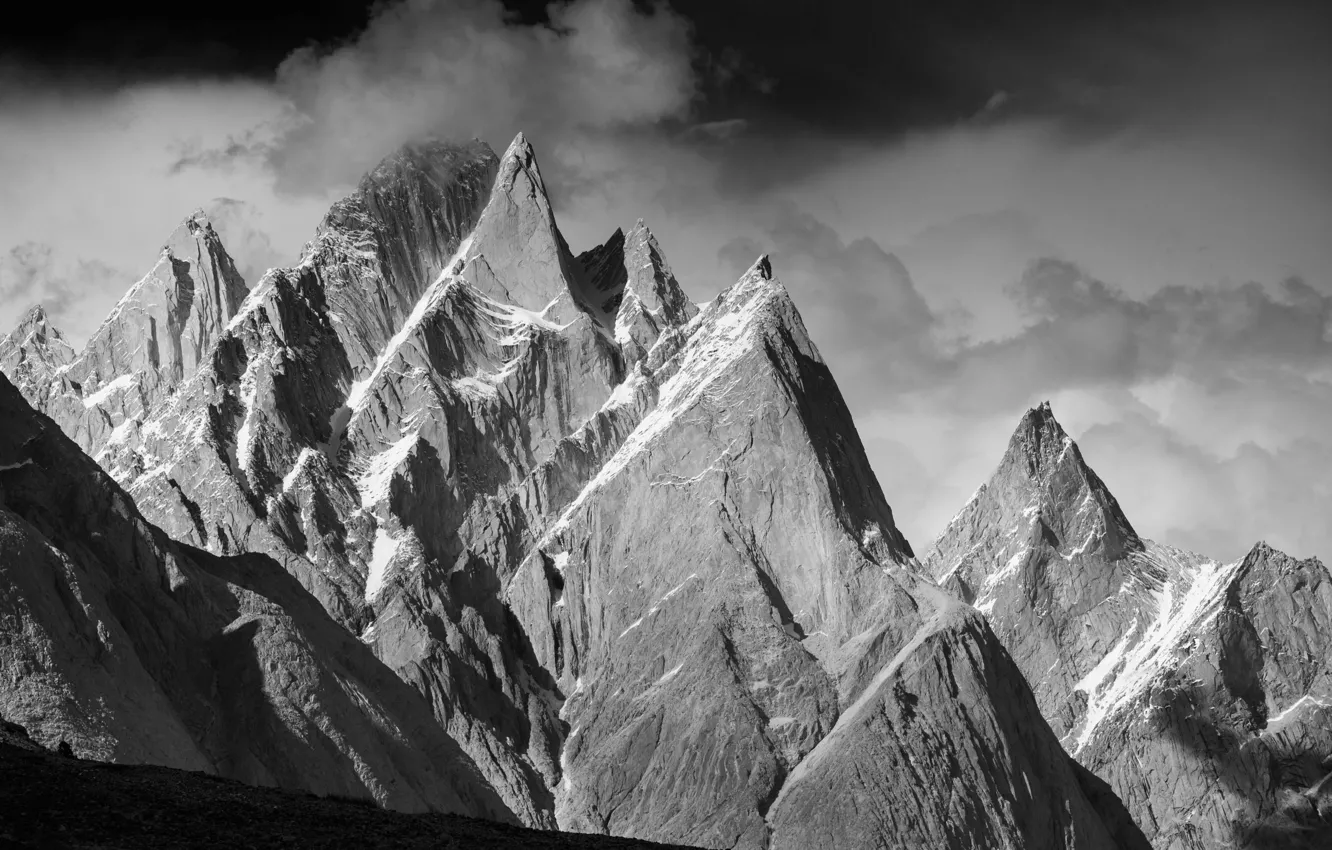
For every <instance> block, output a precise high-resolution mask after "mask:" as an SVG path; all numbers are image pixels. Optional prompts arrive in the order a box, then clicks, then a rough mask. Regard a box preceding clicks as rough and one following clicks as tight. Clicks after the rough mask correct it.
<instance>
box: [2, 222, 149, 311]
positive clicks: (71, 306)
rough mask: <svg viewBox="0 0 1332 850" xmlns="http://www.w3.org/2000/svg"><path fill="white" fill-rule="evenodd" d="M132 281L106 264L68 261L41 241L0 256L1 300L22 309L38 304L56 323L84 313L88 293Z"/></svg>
mask: <svg viewBox="0 0 1332 850" xmlns="http://www.w3.org/2000/svg"><path fill="white" fill-rule="evenodd" d="M132 282H133V281H132V279H130V278H128V277H127V276H126V275H125V274H124V273H123V272H120V271H117V270H116V269H114V268H112V267H111V266H108V265H107V264H105V263H102V262H99V261H96V260H71V259H69V258H68V257H64V256H61V255H60V254H59V253H58V252H57V251H56V250H55V249H54V248H52V247H51V246H50V245H46V244H43V243H40V242H23V243H21V244H19V245H15V246H14V247H13V248H11V249H10V250H9V252H8V253H7V254H5V255H4V256H3V257H0V303H9V304H15V305H26V306H25V307H22V308H20V309H21V310H26V309H27V307H29V306H32V305H34V304H41V305H42V306H43V307H45V308H46V312H47V313H48V314H49V315H50V316H51V317H52V319H54V320H56V321H57V322H60V321H63V320H65V319H68V318H72V317H75V316H79V315H81V314H83V313H84V302H85V301H86V296H87V294H88V292H90V291H96V290H98V289H102V288H105V287H107V286H117V285H118V286H121V287H127V286H129V284H130V283H132ZM99 318H100V317H99ZM8 331H9V328H8V327H6V328H4V329H2V330H0V333H8Z"/></svg>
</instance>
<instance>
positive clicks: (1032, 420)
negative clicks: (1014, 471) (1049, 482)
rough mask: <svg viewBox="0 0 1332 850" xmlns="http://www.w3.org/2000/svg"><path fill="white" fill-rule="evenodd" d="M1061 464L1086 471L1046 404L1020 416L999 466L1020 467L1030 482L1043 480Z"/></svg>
mask: <svg viewBox="0 0 1332 850" xmlns="http://www.w3.org/2000/svg"><path fill="white" fill-rule="evenodd" d="M1064 463H1073V464H1075V465H1077V466H1079V467H1082V468H1085V467H1086V463H1085V462H1084V461H1083V458H1082V452H1081V450H1079V449H1078V445H1077V443H1076V442H1075V441H1074V440H1073V438H1072V437H1070V436H1069V435H1068V432H1067V431H1065V430H1064V426H1062V425H1060V424H1059V420H1058V419H1056V418H1055V415H1054V410H1053V409H1051V407H1050V402H1049V401H1043V402H1041V403H1040V404H1038V405H1036V406H1035V407H1032V408H1030V409H1028V410H1027V412H1026V413H1025V414H1023V416H1022V419H1021V420H1020V421H1019V422H1018V426H1017V428H1016V429H1015V430H1014V431H1013V436H1012V437H1011V438H1010V439H1009V441H1008V449H1007V451H1006V452H1005V455H1004V462H1003V464H1002V465H1003V466H1007V465H1009V464H1017V465H1019V466H1024V467H1025V468H1026V471H1027V474H1028V475H1029V476H1031V477H1032V478H1043V477H1045V476H1046V475H1048V474H1050V473H1051V472H1053V471H1054V470H1055V469H1056V468H1058V467H1059V466H1060V465H1062V464H1064Z"/></svg>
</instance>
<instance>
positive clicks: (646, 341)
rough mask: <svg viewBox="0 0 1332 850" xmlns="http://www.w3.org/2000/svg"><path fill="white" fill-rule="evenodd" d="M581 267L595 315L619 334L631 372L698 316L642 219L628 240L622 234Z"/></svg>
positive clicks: (582, 261) (585, 258) (583, 259)
mask: <svg viewBox="0 0 1332 850" xmlns="http://www.w3.org/2000/svg"><path fill="white" fill-rule="evenodd" d="M578 264H579V267H580V270H581V272H582V276H581V280H582V291H583V292H584V293H585V297H586V298H587V300H588V302H589V306H590V309H589V312H592V313H593V314H594V315H595V314H596V313H598V312H600V314H601V315H600V316H599V317H598V318H599V320H600V321H601V322H602V324H603V326H608V327H612V328H614V331H615V341H616V343H618V344H619V346H620V350H621V352H622V353H623V354H624V357H625V362H626V365H628V366H629V367H630V368H632V367H633V364H634V363H637V362H638V361H640V360H642V359H643V358H644V357H646V356H647V353H648V351H650V350H651V349H652V346H653V345H654V344H655V343H656V341H657V339H658V338H659V337H660V336H661V334H662V332H663V331H664V330H665V329H666V328H677V327H682V326H684V325H685V324H687V323H688V322H689V320H690V319H692V318H693V317H694V316H695V315H697V314H698V308H697V307H695V306H694V304H693V302H691V301H690V300H689V299H688V298H687V297H686V296H685V293H684V290H683V289H681V288H680V284H679V282H678V281H677V280H676V279H675V274H674V273H673V272H672V271H671V267H670V265H669V264H668V263H667V262H666V255H665V253H664V252H663V251H662V249H661V245H660V244H658V242H657V239H656V237H655V236H653V235H652V231H650V230H649V229H648V227H647V225H646V224H644V223H643V220H642V219H641V218H640V219H639V220H638V222H637V223H636V224H635V225H634V226H633V228H632V229H630V231H629V233H628V234H626V233H624V231H622V230H620V229H618V228H617V229H616V231H615V233H613V234H611V237H610V239H607V240H606V242H605V243H604V244H602V245H600V246H598V247H596V248H593V249H592V250H590V251H587V252H584V253H583V254H581V255H579V257H578Z"/></svg>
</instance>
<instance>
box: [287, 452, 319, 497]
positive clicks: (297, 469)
mask: <svg viewBox="0 0 1332 850" xmlns="http://www.w3.org/2000/svg"><path fill="white" fill-rule="evenodd" d="M314 456H315V450H314V449H311V448H304V449H301V453H300V454H299V455H297V456H296V462H295V463H294V464H292V465H291V470H290V471H289V472H288V473H287V474H286V475H284V476H282V492H283V493H285V492H287V491H288V490H290V489H291V488H292V486H293V485H294V484H295V483H296V479H297V477H299V476H300V474H301V470H302V469H304V468H305V464H307V463H309V461H310V458H312V457H314Z"/></svg>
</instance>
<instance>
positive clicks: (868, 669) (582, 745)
mask: <svg viewBox="0 0 1332 850" xmlns="http://www.w3.org/2000/svg"><path fill="white" fill-rule="evenodd" d="M130 421H131V422H132V423H133V424H131V425H127V426H124V427H123V429H122V430H121V431H120V435H121V436H120V437H118V438H117V439H116V440H114V441H108V442H107V443H106V444H105V447H104V448H103V449H102V450H100V454H99V461H100V462H101V463H102V464H103V466H104V467H105V468H106V469H108V470H109V471H110V472H111V474H113V475H114V476H115V477H116V478H117V479H118V480H120V481H121V482H122V483H123V484H124V485H125V487H126V489H127V490H128V491H129V492H130V493H131V494H132V495H133V497H134V499H135V501H136V502H137V503H138V504H139V506H140V508H141V509H142V510H143V511H144V512H145V514H146V515H147V516H148V517H149V518H150V519H151V520H152V521H154V522H156V523H158V524H159V525H161V526H162V527H163V528H164V529H165V530H166V531H167V532H168V533H170V534H171V535H172V536H174V537H177V538H179V539H181V540H183V541H186V542H188V543H190V544H192V545H195V546H198V547H201V548H204V549H208V550H210V551H211V552H213V553H215V554H217V555H228V554H233V553H241V552H258V553H263V554H264V555H267V556H269V557H271V558H272V559H274V560H276V561H277V562H278V563H280V564H281V566H282V567H283V568H285V570H286V571H287V572H289V573H290V574H291V575H292V576H294V577H295V578H296V580H297V581H298V582H299V583H300V585H301V586H302V587H303V588H304V590H305V591H307V592H308V593H309V594H311V595H313V596H314V598H316V599H317V600H318V601H319V602H320V603H321V604H322V605H323V606H324V608H325V609H326V610H327V612H328V613H329V615H330V616H331V617H332V618H333V619H334V620H335V621H337V622H338V623H339V624H341V626H342V627H343V628H345V629H346V630H348V631H349V632H351V633H353V634H355V635H358V636H359V640H360V642H361V643H362V644H364V645H365V646H366V647H367V649H368V651H371V652H373V653H374V655H376V656H377V657H378V658H379V659H380V660H381V661H382V662H383V663H384V664H386V665H387V666H388V667H389V668H390V669H392V670H393V671H394V672H395V673H397V675H398V677H399V678H400V679H401V681H402V682H405V683H407V684H408V685H410V686H411V689H412V690H413V691H414V692H415V693H416V694H418V695H419V696H421V697H423V698H424V699H425V701H426V702H427V703H428V704H429V706H430V707H431V709H432V712H433V718H434V722H436V723H437V724H438V725H440V726H442V727H443V728H444V729H445V730H447V732H448V734H449V736H450V737H451V738H452V739H453V740H454V741H456V742H457V744H458V746H459V747H460V748H461V749H462V751H463V752H465V753H466V755H467V756H468V757H470V759H471V761H472V762H474V763H475V765H476V766H477V769H478V770H479V771H480V772H481V774H482V775H483V776H484V778H485V780H486V781H487V782H488V783H489V785H490V787H492V788H493V789H494V790H495V792H496V793H497V794H498V795H499V797H500V798H501V799H502V800H503V804H504V806H505V807H507V809H508V810H510V811H511V812H513V814H514V815H515V816H516V817H517V818H518V819H519V820H520V821H521V822H523V823H525V824H528V825H534V826H543V827H555V826H559V827H562V828H567V829H573V830H578V831H585V832H599V833H609V834H614V835H628V836H635V837H640V838H648V839H654V840H666V841H678V842H685V843H691V844H701V845H705V846H716V847H754V848H760V847H793V848H794V847H834V846H848V845H854V846H902V847H915V846H931V847H935V846H937V847H958V848H960V847H996V848H998V847H1015V846H1022V847H1031V848H1072V847H1078V848H1110V847H1115V846H1120V847H1136V846H1139V845H1138V844H1135V843H1134V842H1135V840H1137V841H1139V842H1140V841H1141V836H1140V834H1137V835H1136V836H1135V833H1134V827H1133V825H1132V824H1131V823H1129V822H1127V820H1126V819H1124V818H1123V817H1122V812H1121V811H1119V810H1117V809H1116V803H1117V801H1116V800H1115V799H1114V795H1113V794H1110V793H1108V792H1106V791H1105V790H1104V789H1103V788H1101V787H1098V786H1096V785H1095V783H1094V781H1093V779H1092V778H1090V777H1087V776H1085V775H1084V773H1085V772H1084V771H1082V770H1081V769H1080V768H1079V767H1078V766H1077V765H1076V764H1074V763H1073V762H1072V761H1071V760H1070V759H1069V758H1068V757H1067V756H1066V755H1065V754H1064V753H1063V751H1062V749H1061V748H1060V746H1059V743H1058V740H1057V738H1056V737H1055V735H1054V734H1053V733H1052V732H1051V730H1050V728H1049V727H1048V726H1047V725H1046V724H1045V723H1044V722H1042V721H1041V720H1040V716H1039V714H1038V712H1037V710H1036V707H1035V706H1036V702H1035V700H1034V698H1033V696H1032V694H1031V692H1030V690H1029V689H1028V688H1027V687H1026V685H1025V684H1024V683H1023V681H1022V679H1021V677H1020V676H1019V675H1017V673H1016V670H1015V667H1014V665H1013V661H1012V659H1011V658H1010V657H1009V655H1008V654H1007V653H1006V652H1005V651H1004V649H1003V648H1002V646H1001V644H1000V642H999V640H998V639H997V638H996V636H995V635H994V633H993V632H991V630H990V628H989V627H988V626H987V625H986V623H985V621H984V619H983V618H982V617H981V616H980V615H979V614H977V613H976V612H975V611H974V610H972V609H970V608H968V607H967V606H965V605H963V604H961V603H959V602H958V601H957V600H955V599H954V598H952V597H950V596H949V595H947V594H946V593H943V592H941V591H940V590H939V588H938V587H937V586H936V585H935V584H934V582H933V581H932V580H931V579H930V577H929V576H928V575H926V574H925V573H924V572H923V570H922V569H921V567H920V564H919V563H918V562H917V561H916V559H915V557H914V555H913V553H912V550H911V548H910V546H909V545H908V544H907V542H906V540H905V539H904V538H903V537H902V535H901V534H900V533H899V532H898V530H897V529H896V527H895V526H894V524H893V519H892V512H891V510H890V509H889V507H888V505H887V503H886V501H885V499H884V496H883V493H882V490H881V488H880V487H879V484H878V482H877V481H876V480H875V479H874V477H873V475H872V473H871V472H870V470H869V465H868V462H867V461H866V459H865V456H864V450H863V447H862V446H861V444H860V441H859V438H858V437H857V435H856V432H855V428H854V426H853V424H852V422H851V417H850V414H849V413H848V412H847V409H846V406H845V404H844V402H843V400H842V398H841V395H840V393H839V392H838V390H837V387H836V384H835V382H834V381H833V379H832V376H831V375H830V374H829V372H828V369H827V367H826V365H825V364H824V363H823V361H822V359H821V358H820V357H819V354H818V352H817V349H816V348H815V347H814V345H813V343H812V342H811V341H810V340H809V338H808V336H807V335H806V333H805V329H804V326H803V324H802V322H801V320H800V317H799V314H798V313H797V311H796V309H795V307H794V305H793V304H792V302H791V300H790V298H789V297H788V296H787V294H786V292H785V290H784V289H783V288H782V287H781V285H780V284H779V283H778V282H777V281H776V280H775V279H774V276H773V272H772V269H771V266H770V264H769V263H768V261H767V259H766V258H764V259H761V260H760V261H759V262H758V263H756V264H755V266H754V267H753V268H752V269H751V270H750V271H749V272H748V273H747V274H746V275H745V276H744V277H743V278H742V279H741V280H740V281H739V282H738V283H737V284H736V285H734V286H733V287H731V288H730V289H728V290H727V291H726V292H724V293H723V294H722V295H721V296H719V297H718V298H717V299H716V300H715V301H713V302H712V303H710V304H708V305H706V306H704V307H703V308H702V309H700V308H699V307H698V306H696V305H694V304H692V303H690V301H689V300H688V299H687V298H686V297H685V295H684V292H683V290H682V289H681V288H680V286H679V284H678V282H677V281H676V279H675V277H674V276H673V275H672V273H671V271H670V267H669V265H668V264H667V262H666V259H665V256H664V253H663V252H662V249H661V247H660V246H659V245H658V244H657V242H656V240H655V239H654V238H653V236H652V234H651V233H650V232H649V231H648V229H647V228H646V226H644V225H643V224H642V223H641V222H640V223H639V224H638V225H636V226H635V227H634V228H632V229H631V230H630V231H629V233H628V234H627V235H626V234H623V233H622V232H618V231H617V233H616V235H615V236H613V237H612V238H611V239H610V240H608V242H607V243H606V244H605V245H602V246H601V247H599V248H596V249H593V250H592V251H589V252H587V253H585V254H583V255H582V256H580V257H574V256H573V255H572V253H571V252H570V251H569V248H568V246H567V244H566V243H565V240H564V238H563V237H562V236H561V235H560V232H559V229H558V227H557V225H556V222H555V219H554V215H553V213H552V211H551V207H550V203H549V200H548V199H547V197H546V194H545V188H544V183H543V181H542V178H541V174H540V171H539V168H538V166H537V163H536V159H535V155H534V153H533V151H532V149H531V147H530V145H528V143H527V142H526V140H525V139H524V138H523V137H522V136H519V137H518V138H517V139H516V140H515V141H514V143H513V144H512V145H511V146H510V147H509V149H508V150H507V151H506V152H505V154H504V155H503V156H502V157H498V158H497V157H495V156H494V154H492V153H491V152H490V151H489V149H487V148H485V147H484V146H481V145H474V146H470V147H462V148H455V147H448V146H441V145H432V146H425V147H422V148H413V149H409V150H407V151H404V152H401V153H399V154H398V155H396V156H395V157H392V158H390V159H389V160H387V161H386V162H385V164H383V165H381V166H380V167H379V168H378V169H376V170H375V171H374V172H372V173H371V175H369V176H368V177H367V178H366V180H365V181H363V183H362V184H361V186H360V188H359V189H358V191H357V192H356V193H355V194H354V195H353V196H351V197H350V198H348V199H346V200H344V201H342V202H340V203H339V204H337V205H335V206H334V209H333V211H331V212H330V213H329V215H328V216H327V217H326V219H325V221H324V223H323V224H322V225H321V227H320V230H319V232H318V234H317V235H316V237H315V240H314V241H313V242H312V243H311V245H310V246H309V247H308V248H307V250H306V252H305V255H304V259H303V261H302V262H301V264H300V265H299V266H297V267H296V268H292V269H279V270H274V271H271V272H269V273H268V274H267V275H266V276H265V277H264V278H263V280H261V281H260V282H259V283H258V284H257V285H256V287H255V289H254V291H253V292H251V294H250V295H249V296H248V297H247V299H246V300H245V303H244V304H243V305H241V306H240V308H239V309H238V310H237V311H236V313H235V315H234V316H233V318H232V319H231V320H230V321H229V323H228V324H227V326H226V328H225V329H224V330H223V332H222V333H221V335H220V337H219V338H218V340H217V342H216V343H215V344H214V346H213V347H212V349H211V350H210V353H209V355H208V357H207V358H205V360H204V362H203V363H202V364H201V365H200V366H199V368H198V369H197V371H196V372H195V373H194V374H193V375H192V376H189V377H187V378H186V379H185V380H184V381H183V382H182V383H181V384H179V386H178V387H177V388H176V390H175V392H174V393H172V394H171V395H170V396H169V397H168V398H166V399H164V400H162V401H160V402H159V403H157V404H156V405H155V406H153V407H152V408H151V409H148V410H146V411H145V412H144V413H143V414H142V416H136V417H135V418H134V419H132V420H130Z"/></svg>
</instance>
